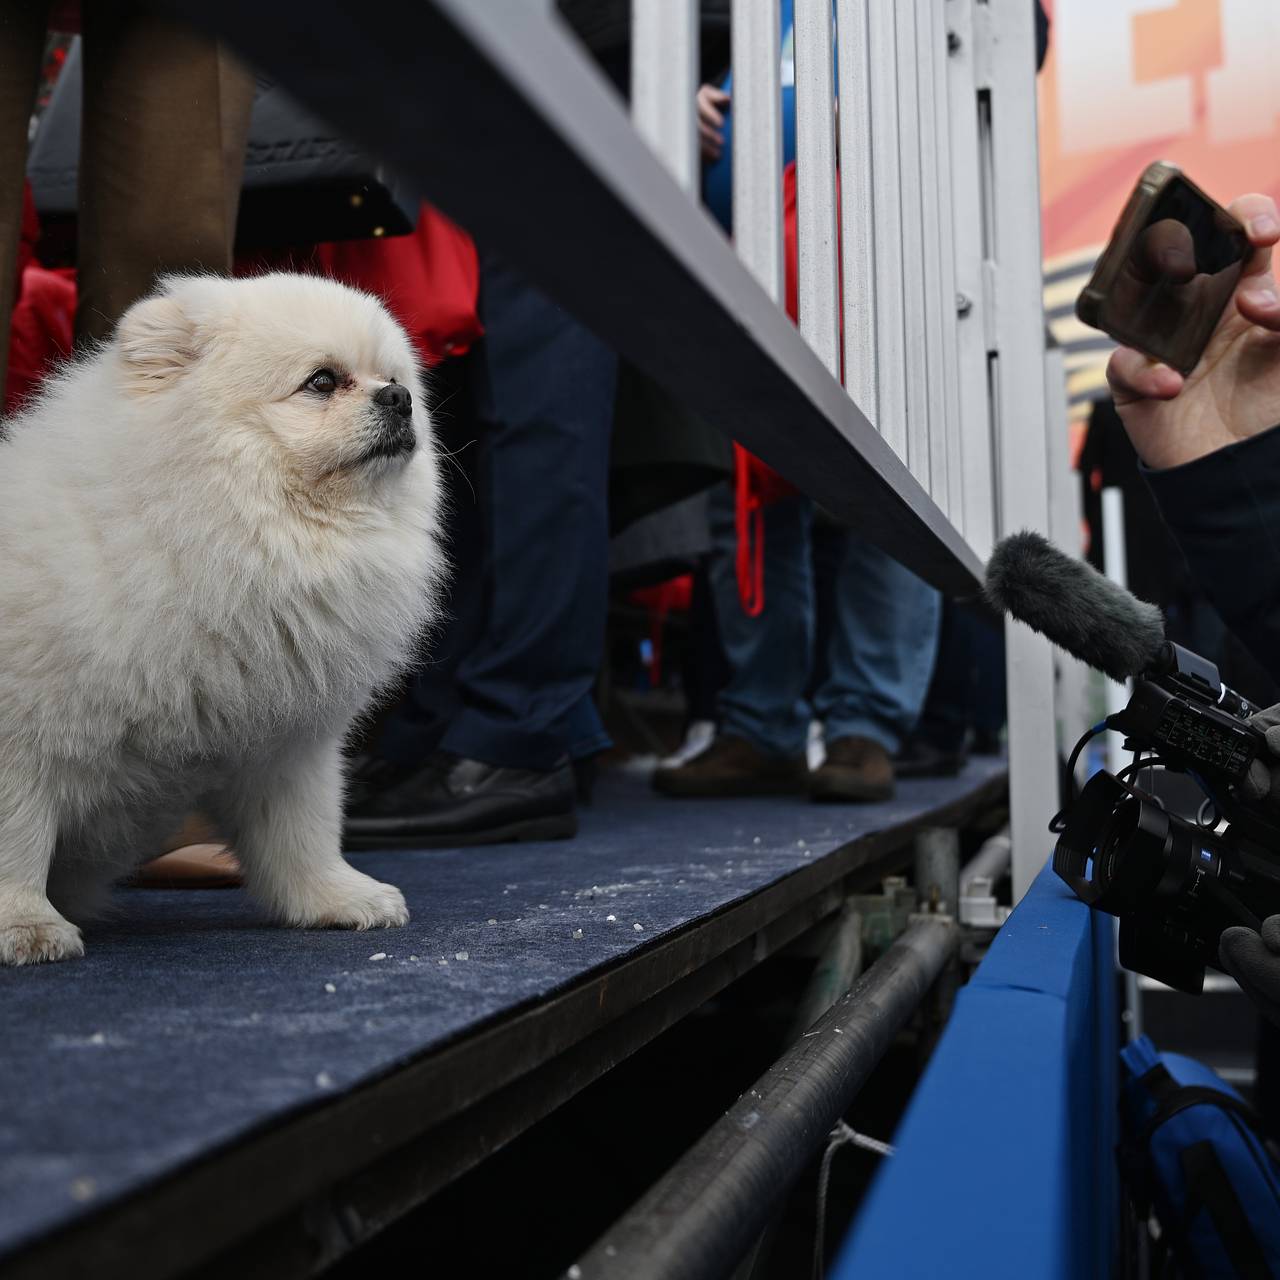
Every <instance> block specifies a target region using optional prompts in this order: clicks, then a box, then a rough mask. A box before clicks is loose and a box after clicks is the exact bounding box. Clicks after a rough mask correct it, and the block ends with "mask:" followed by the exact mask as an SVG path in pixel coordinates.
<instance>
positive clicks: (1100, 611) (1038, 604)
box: [986, 531, 1165, 680]
mask: <svg viewBox="0 0 1280 1280" xmlns="http://www.w3.org/2000/svg"><path fill="white" fill-rule="evenodd" d="M986 595H987V599H988V600H989V601H990V602H991V603H992V604H993V605H994V606H995V607H996V608H997V609H1000V610H1002V611H1003V612H1005V613H1009V614H1012V615H1013V617H1015V618H1017V619H1019V620H1020V621H1022V622H1025V623H1026V624H1027V626H1029V627H1031V628H1032V629H1033V630H1035V631H1039V632H1040V633H1041V634H1042V635H1044V636H1047V637H1048V638H1049V639H1050V640H1051V641H1053V643H1054V644H1056V645H1057V646H1058V647H1059V648H1061V649H1065V650H1066V651H1067V652H1068V653H1070V654H1074V655H1075V656H1076V657H1077V658H1079V659H1081V661H1083V662H1087V663H1088V664H1089V666H1091V667H1096V668H1097V669H1098V670H1099V671H1105V672H1106V674H1107V675H1109V676H1110V677H1111V678H1112V679H1113V680H1124V679H1126V678H1127V677H1129V676H1134V675H1137V674H1138V672H1140V671H1142V670H1144V669H1145V668H1146V667H1148V666H1150V665H1151V664H1152V663H1153V662H1154V661H1155V660H1156V658H1157V657H1158V656H1159V654H1160V652H1161V650H1162V648H1163V647H1164V643H1165V635H1164V616H1163V615H1162V614H1161V612H1160V610H1159V609H1158V608H1156V606H1155V605H1153V604H1147V603H1146V601H1144V600H1139V599H1138V598H1137V596H1134V595H1131V594H1130V593H1129V592H1128V591H1126V590H1125V589H1124V588H1123V587H1121V586H1117V585H1116V583H1114V582H1112V581H1110V579H1108V578H1104V577H1103V576H1102V574H1100V573H1099V572H1098V571H1097V570H1096V569H1094V568H1093V566H1092V565H1089V564H1086V563H1085V562H1084V561H1083V560H1075V559H1073V558H1072V557H1071V556H1068V555H1064V554H1063V553H1062V552H1061V551H1059V550H1058V549H1057V548H1056V547H1055V546H1053V545H1052V544H1051V543H1050V542H1049V541H1048V540H1047V539H1045V538H1043V537H1041V536H1040V534H1038V533H1031V532H1030V531H1025V532H1023V533H1014V534H1010V535H1009V537H1007V538H1004V539H1002V540H1001V542H1000V543H999V544H997V546H996V548H995V550H994V551H993V552H992V553H991V559H990V560H989V561H988V563H987V582H986Z"/></svg>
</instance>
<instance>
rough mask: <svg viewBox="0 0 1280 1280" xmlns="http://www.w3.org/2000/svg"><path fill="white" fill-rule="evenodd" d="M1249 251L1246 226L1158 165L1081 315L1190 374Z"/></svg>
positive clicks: (1137, 195)
mask: <svg viewBox="0 0 1280 1280" xmlns="http://www.w3.org/2000/svg"><path fill="white" fill-rule="evenodd" d="M1249 252H1250V246H1249V238H1248V235H1247V234H1246V232H1245V228H1244V226H1243V225H1242V224H1241V223H1240V222H1239V221H1238V220H1237V219H1236V218H1234V217H1233V216H1232V215H1231V214H1230V213H1228V212H1227V210H1226V209H1224V208H1223V207H1222V206H1221V205H1220V204H1218V203H1217V202H1216V201H1214V200H1212V199H1211V198H1210V197H1209V196H1207V195H1206V194H1205V193H1204V192H1203V191H1201V190H1200V188H1199V187H1197V186H1196V184H1195V183H1194V182H1192V181H1191V180H1190V179H1189V178H1187V177H1186V176H1185V175H1184V174H1183V173H1182V172H1181V171H1180V170H1179V169H1178V168H1177V167H1176V166H1175V165H1172V164H1168V163H1166V162H1164V161H1160V162H1158V163H1156V164H1153V165H1150V166H1148V168H1147V169H1146V170H1145V172H1144V173H1143V174H1142V177H1141V178H1140V179H1139V180H1138V185H1137V187H1136V188H1135V189H1134V192H1133V194H1132V195H1131V196H1130V197H1129V202H1128V204H1127V205H1126V206H1125V210H1124V212H1123V213H1122V214H1121V215H1120V221H1119V222H1118V223H1117V224H1116V229H1115V231H1114V232H1113V233H1112V236H1111V242H1110V243H1109V244H1108V245H1107V248H1106V250H1105V251H1104V252H1103V255H1102V257H1101V258H1100V259H1099V260H1098V264H1097V266H1096V267H1095V268H1094V272H1093V276H1092V278H1091V279H1090V281H1089V283H1088V284H1087V285H1086V286H1085V288H1084V291H1083V292H1082V293H1081V295H1080V298H1079V300H1078V302H1077V303H1076V315H1077V316H1079V318H1080V319H1081V320H1082V321H1083V322H1084V323H1085V324H1087V325H1090V326H1091V327H1092V328H1095V329H1101V330H1103V332H1104V333H1108V334H1110V335H1111V337H1113V338H1115V339H1116V340H1117V341H1119V342H1123V343H1124V344H1125V345H1126V346H1130V347H1136V348H1137V349H1138V350H1139V351H1142V352H1144V353H1145V354H1147V355H1149V356H1153V357H1154V358H1155V359H1157V360H1162V361H1163V362H1164V363H1165V364H1167V365H1169V366H1171V367H1172V368H1174V369H1177V370H1178V372H1179V373H1182V374H1188V373H1190V372H1191V371H1192V370H1193V369H1194V368H1195V367H1196V365H1197V364H1199V362H1200V357H1201V356H1202V355H1203V354H1204V350H1205V347H1206V346H1207V345H1208V343H1209V339H1210V338H1211V337H1212V336H1213V333H1214V330H1215V329H1216V328H1217V325H1218V321H1219V319H1220V318H1221V316H1222V312H1223V309H1224V308H1225V307H1226V305H1227V303H1228V302H1229V301H1230V299H1231V295H1232V293H1233V292H1234V291H1235V287H1236V285H1237V284H1238V283H1239V280H1240V276H1241V273H1242V272H1243V270H1244V265H1245V262H1246V261H1247V259H1248V257H1249Z"/></svg>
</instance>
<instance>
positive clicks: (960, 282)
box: [946, 0, 996, 560]
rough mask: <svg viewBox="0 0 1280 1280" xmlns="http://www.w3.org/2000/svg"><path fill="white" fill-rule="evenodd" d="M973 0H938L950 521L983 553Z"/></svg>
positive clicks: (988, 543)
mask: <svg viewBox="0 0 1280 1280" xmlns="http://www.w3.org/2000/svg"><path fill="white" fill-rule="evenodd" d="M974 7H975V0H946V10H947V20H948V21H947V27H948V36H949V45H948V47H949V52H950V56H949V58H948V59H947V100H948V116H949V121H950V126H951V147H952V152H953V155H954V156H955V162H954V163H953V165H952V166H951V191H952V225H953V227H954V229H955V273H956V298H955V307H956V345H957V374H958V380H959V387H958V390H957V401H956V411H957V414H958V418H959V421H958V424H957V427H958V433H957V434H958V444H959V453H960V463H961V465H960V477H959V478H960V482H961V492H962V496H963V504H962V506H957V507H953V508H952V511H951V519H952V522H953V523H954V524H955V525H956V526H957V527H958V528H959V529H960V531H961V533H963V534H964V537H965V540H966V541H967V542H968V543H969V545H970V546H972V547H973V549H974V550H975V551H976V552H977V553H978V554H979V555H980V556H981V557H982V558H983V559H984V560H985V559H986V557H987V556H988V555H990V554H991V548H992V546H994V544H995V528H996V526H995V513H996V508H995V460H994V458H993V456H992V445H993V437H992V414H991V409H992V407H991V402H990V397H989V395H988V386H987V352H988V343H987V333H988V323H987V321H988V317H987V305H988V299H987V292H988V291H987V284H986V279H985V271H984V260H985V256H986V255H985V251H984V237H985V225H986V223H987V221H988V214H989V212H990V211H988V210H986V209H984V206H983V192H982V180H981V171H980V166H979V160H978V157H979V140H978V85H977V67H976V63H975V55H976V53H977V46H976V43H975V39H974V22H973V11H974Z"/></svg>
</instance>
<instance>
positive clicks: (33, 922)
mask: <svg viewBox="0 0 1280 1280" xmlns="http://www.w3.org/2000/svg"><path fill="white" fill-rule="evenodd" d="M82 955H84V942H83V940H82V939H81V937H80V930H79V929H77V928H76V927H75V925H73V924H71V923H70V922H69V921H66V920H63V919H60V918H57V917H52V918H44V917H32V918H31V919H27V920H7V921H0V964H42V963H44V962H45V961H49V960H70V959H72V958H73V957H74V956H82Z"/></svg>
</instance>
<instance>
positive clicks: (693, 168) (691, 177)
mask: <svg viewBox="0 0 1280 1280" xmlns="http://www.w3.org/2000/svg"><path fill="white" fill-rule="evenodd" d="M697 92H698V0H634V2H633V4H632V6H631V118H632V120H633V121H634V122H635V126H636V128H637V129H638V130H639V132H640V136H641V137H642V138H644V140H645V141H646V142H647V143H648V144H649V145H650V146H651V147H652V148H653V149H654V151H656V152H657V153H658V156H659V158H660V159H661V160H662V162H663V164H665V165H666V166H667V168H668V169H670V170H671V172H672V173H673V174H674V175H675V179H676V181H677V182H678V183H679V184H680V185H681V186H682V187H684V189H685V190H686V191H689V192H692V193H696V192H697V190H698V125H697V109H696V105H695V101H694V98H695V95H696V94H697Z"/></svg>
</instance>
